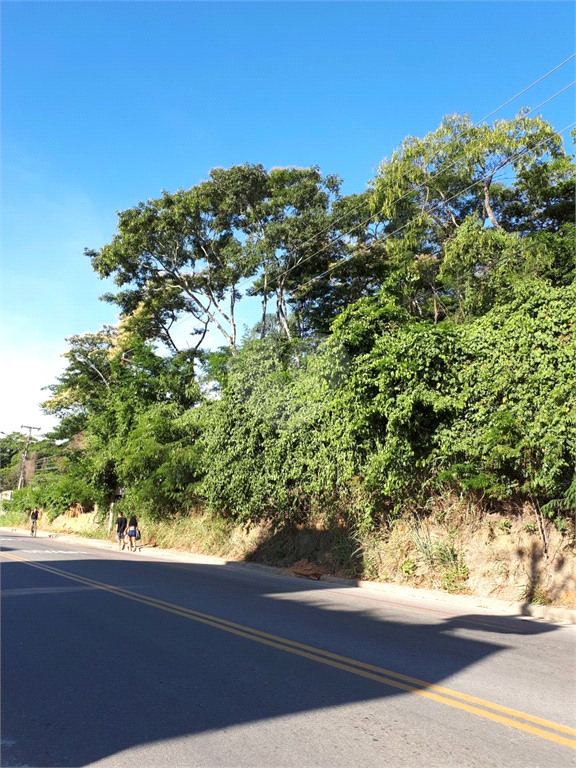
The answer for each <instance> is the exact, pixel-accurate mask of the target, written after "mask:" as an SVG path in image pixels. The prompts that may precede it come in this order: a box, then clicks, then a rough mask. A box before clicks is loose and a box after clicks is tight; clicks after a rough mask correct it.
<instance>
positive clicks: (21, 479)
mask: <svg viewBox="0 0 576 768" xmlns="http://www.w3.org/2000/svg"><path fill="white" fill-rule="evenodd" d="M20 429H27V430H28V437H27V438H26V444H25V445H24V452H23V454H22V462H21V464H20V477H19V478H18V490H20V488H23V487H24V470H25V468H26V459H27V458H28V446H29V445H30V440H32V430H33V429H40V427H28V426H24V424H22V426H21V427H20Z"/></svg>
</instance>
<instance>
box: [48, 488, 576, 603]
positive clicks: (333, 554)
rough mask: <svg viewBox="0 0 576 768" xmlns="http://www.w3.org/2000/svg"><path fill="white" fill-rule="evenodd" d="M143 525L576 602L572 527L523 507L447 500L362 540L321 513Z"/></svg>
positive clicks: (160, 536)
mask: <svg viewBox="0 0 576 768" xmlns="http://www.w3.org/2000/svg"><path fill="white" fill-rule="evenodd" d="M41 524H42V527H43V528H44V530H47V529H50V530H51V531H53V532H55V533H56V532H61V533H63V532H68V533H77V534H80V535H85V536H91V537H106V534H107V521H106V520H102V519H101V518H100V517H99V516H98V515H97V514H96V513H84V514H80V513H79V512H78V510H74V511H73V512H71V514H70V515H62V516H60V517H58V518H56V520H54V521H53V522H52V523H51V524H48V523H47V522H46V521H42V523H41ZM141 528H142V532H143V544H145V545H146V546H159V547H169V548H175V549H181V550H183V551H189V552H194V553H201V554H210V555H217V556H220V557H226V558H228V559H230V560H250V561H252V562H260V563H264V564H267V565H274V566H279V567H284V568H291V569H294V568H295V569H296V570H298V569H299V570H300V571H301V572H302V575H310V576H311V577H312V578H317V577H319V576H321V575H322V574H332V575H336V576H345V577H349V578H356V579H365V580H374V581H382V582H392V583H400V584H405V585H407V586H412V587H417V586H419V587H424V588H432V589H443V590H445V591H447V592H451V593H462V594H474V595H478V596H479V597H494V598H500V599H503V600H509V601H513V602H525V603H532V604H537V605H554V606H562V607H565V608H574V607H576V548H575V539H574V526H573V524H572V523H571V522H568V523H566V524H565V527H564V530H562V529H560V530H559V529H558V527H557V526H556V525H554V524H552V523H551V522H550V521H549V520H545V519H543V518H542V517H541V516H539V515H538V514H537V512H536V511H535V510H533V509H531V508H529V507H525V508H524V509H522V510H513V511H511V513H510V514H509V515H505V514H501V513H500V514H487V513H485V512H483V513H482V514H480V513H479V512H476V511H475V510H474V509H473V508H466V509H463V508H462V505H461V504H458V503H454V504H452V505H450V504H448V505H446V504H444V505H443V506H442V507H441V508H437V509H435V510H432V512H431V513H429V514H428V515H426V516H425V517H424V516H418V515H411V516H407V517H403V518H400V519H399V520H396V521H395V522H394V523H392V524H391V525H390V526H389V527H388V528H387V529H386V530H385V531H382V532H379V533H368V534H364V535H362V536H360V535H357V534H356V535H354V534H350V532H348V531H346V529H345V528H344V527H343V526H342V525H341V524H338V523H335V522H332V523H330V524H327V523H326V521H323V520H321V519H319V520H317V521H316V522H315V523H314V524H309V525H304V526H290V527H285V528H282V529H278V530H276V531H272V530H271V529H270V527H269V526H265V525H260V526H253V527H251V528H245V527H242V526H239V525H233V524H231V523H229V522H226V521H223V520H221V519H219V518H216V517H214V516H210V515H208V514H201V515H195V516H191V517H186V516H182V517H180V518H179V519H177V520H172V521H170V522H153V523H152V522H146V521H142V525H141ZM560 528H562V526H561V527H560ZM112 537H113V534H112V535H111V538H112Z"/></svg>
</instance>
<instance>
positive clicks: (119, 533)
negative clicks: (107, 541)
mask: <svg viewBox="0 0 576 768" xmlns="http://www.w3.org/2000/svg"><path fill="white" fill-rule="evenodd" d="M127 525H128V521H127V520H126V518H125V517H124V513H123V512H122V511H120V512H118V517H117V518H116V538H117V539H118V549H124V547H125V546H126V545H125V543H124V537H125V535H126V526H127Z"/></svg>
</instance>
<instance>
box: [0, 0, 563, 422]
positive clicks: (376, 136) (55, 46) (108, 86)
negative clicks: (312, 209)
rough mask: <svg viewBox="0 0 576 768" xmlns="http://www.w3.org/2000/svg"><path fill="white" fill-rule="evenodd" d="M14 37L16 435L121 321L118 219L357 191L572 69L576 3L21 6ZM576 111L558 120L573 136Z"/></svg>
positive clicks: (8, 27)
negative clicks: (161, 202) (79, 352)
mask: <svg viewBox="0 0 576 768" xmlns="http://www.w3.org/2000/svg"><path fill="white" fill-rule="evenodd" d="M1 22H2V40H1V43H2V45H1V64H2V81H1V85H2V92H1V93H2V168H3V170H2V221H1V224H2V254H3V264H2V371H3V374H2V385H3V389H4V392H5V394H4V396H3V398H2V409H3V410H2V412H1V413H0V430H2V431H5V432H10V431H12V430H14V429H19V427H20V424H35V425H38V426H42V427H43V428H47V427H48V426H49V425H50V424H51V423H52V422H50V421H49V420H47V419H46V418H45V417H42V416H40V415H39V412H38V408H37V405H36V404H37V402H38V401H40V400H41V399H43V398H44V396H45V395H44V394H42V393H41V392H40V387H41V386H45V385H47V384H50V383H52V382H53V381H54V377H55V375H56V374H57V373H58V371H59V370H61V366H62V360H61V359H60V358H59V354H60V353H61V352H63V351H64V350H65V348H66V345H65V342H64V339H65V337H67V336H70V335H72V334H76V333H83V332H86V331H89V332H93V331H96V330H97V329H98V328H99V327H100V326H101V325H102V324H104V323H111V322H114V320H115V316H114V312H113V309H112V308H111V307H110V306H108V305H105V304H104V303H102V302H100V301H98V296H99V295H101V294H102V293H103V292H104V291H105V290H108V286H106V285H105V284H103V283H102V282H101V281H99V280H98V279H97V278H96V276H95V275H94V274H93V273H92V272H91V269H90V265H89V262H88V260H87V259H86V258H85V257H84V256H83V249H84V248H85V247H88V248H98V247H100V246H102V245H104V244H105V243H106V242H108V241H109V240H110V239H111V237H112V235H113V234H114V231H115V225H116V211H118V210H122V209H125V208H128V207H131V206H133V205H135V204H136V203H137V202H138V201H140V200H145V199H147V198H150V197H157V196H158V195H159V194H160V193H161V190H162V189H166V190H175V189H178V188H180V187H189V186H192V185H193V184H196V183H197V182H198V181H200V180H202V179H204V178H206V177H207V174H208V172H209V170H210V169H211V168H213V167H215V166H224V167H228V166H231V165H233V164H238V163H244V162H250V163H262V164H264V165H265V166H266V167H272V166H284V165H297V166H308V165H319V166H320V168H321V170H322V171H323V172H324V173H338V174H339V175H340V176H341V177H342V178H343V179H344V185H343V192H345V193H351V192H360V191H362V190H363V189H364V188H365V186H366V184H367V182H368V181H369V180H370V179H371V178H372V177H373V175H374V172H375V169H376V167H377V165H378V163H379V161H380V160H381V159H382V158H383V157H384V156H386V155H390V154H391V152H392V151H393V150H394V148H395V147H396V146H397V145H398V144H399V143H400V141H401V140H402V139H403V138H404V137H405V136H406V135H407V134H413V135H423V134H425V133H427V132H428V131H430V130H433V129H434V128H435V127H436V126H437V125H438V123H439V122H440V120H441V119H442V117H443V116H444V115H445V114H447V113H453V112H468V113H469V114H470V115H471V117H472V118H473V119H474V120H478V119H480V118H481V117H483V116H484V115H485V114H487V113H489V112H490V111H491V110H493V109H494V108H496V107H497V106H499V105H500V104H501V103H502V102H504V101H506V99H508V98H509V97H511V96H513V95H514V94H515V93H517V92H518V91H519V90H521V89H522V88H523V87H525V86H527V85H529V84H530V83H531V82H533V81H534V80H535V79H536V78H538V77H539V76H540V75H542V74H544V73H545V72H547V71H548V70H549V69H551V68H552V67H553V66H554V65H555V64H557V63H559V62H560V61H562V60H563V59H565V58H566V57H568V56H570V55H571V54H572V53H573V52H574V5H573V4H572V3H571V2H550V1H548V2H523V1H520V2H337V3H332V2H312V3H307V2H288V3H284V2H251V3H244V2H232V3H229V2H161V3H157V2H12V1H11V0H5V2H3V3H2V8H1ZM573 79H574V66H573V62H571V63H570V64H568V65H567V66H565V67H564V68H563V69H562V70H560V71H559V72H557V73H555V74H554V75H552V76H551V77H550V78H548V79H547V80H546V81H544V82H543V83H541V84H540V85H539V86H537V87H536V88H534V89H532V90H531V91H530V92H529V93H528V94H526V95H525V96H524V97H522V98H521V99H519V100H518V101H516V102H514V104H512V105H510V107H508V108H506V109H505V110H504V111H502V112H500V113H498V115H497V116H496V117H511V116H512V115H514V114H515V113H516V112H517V110H518V109H519V108H520V107H521V106H529V107H531V106H535V105H536V104H538V103H539V102H540V101H541V100H543V99H544V98H546V97H547V96H549V95H552V94H553V93H555V91H557V90H558V89H559V88H561V87H562V85H564V84H567V83H568V82H570V81H571V80H573ZM573 100H574V90H573V89H572V91H570V92H568V93H565V94H563V95H562V96H561V97H558V98H557V99H555V100H554V101H553V102H551V103H550V104H548V105H546V106H545V107H543V109H542V114H543V116H544V117H545V118H547V119H549V120H550V121H551V123H552V124H553V125H554V126H555V127H556V128H558V129H561V128H563V127H564V126H565V125H567V124H568V123H570V122H572V121H573V120H574V107H573Z"/></svg>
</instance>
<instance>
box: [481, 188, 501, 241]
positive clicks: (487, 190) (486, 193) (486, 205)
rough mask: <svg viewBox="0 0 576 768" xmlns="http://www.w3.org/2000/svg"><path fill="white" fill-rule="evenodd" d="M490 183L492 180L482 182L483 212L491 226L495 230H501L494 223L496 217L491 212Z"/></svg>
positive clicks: (498, 225)
mask: <svg viewBox="0 0 576 768" xmlns="http://www.w3.org/2000/svg"><path fill="white" fill-rule="evenodd" d="M491 183H492V179H491V178H490V179H486V180H485V181H484V210H485V211H486V213H487V215H488V218H489V219H490V221H491V222H492V225H493V226H494V227H495V228H496V229H502V227H501V226H500V224H498V222H497V221H496V217H495V216H494V211H493V210H492V208H491V206H490V185H491Z"/></svg>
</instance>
